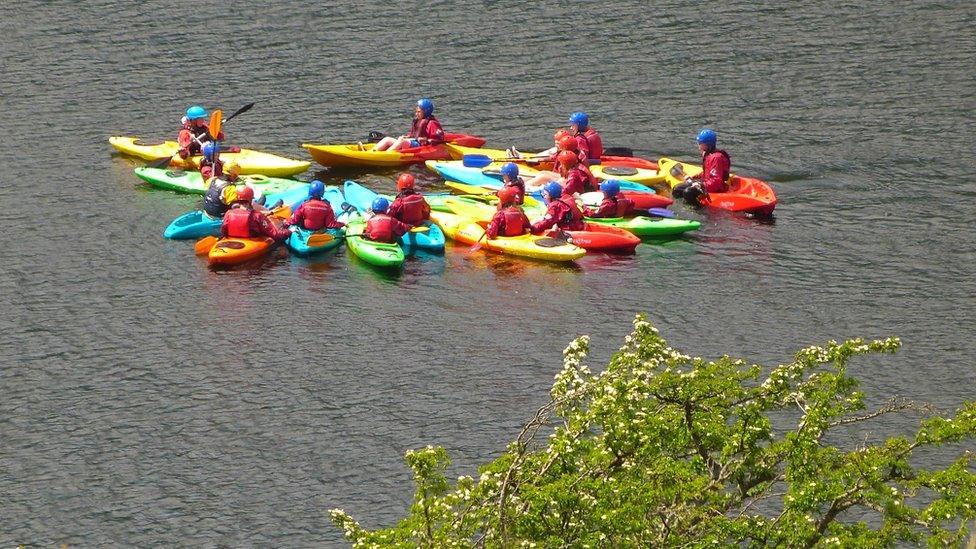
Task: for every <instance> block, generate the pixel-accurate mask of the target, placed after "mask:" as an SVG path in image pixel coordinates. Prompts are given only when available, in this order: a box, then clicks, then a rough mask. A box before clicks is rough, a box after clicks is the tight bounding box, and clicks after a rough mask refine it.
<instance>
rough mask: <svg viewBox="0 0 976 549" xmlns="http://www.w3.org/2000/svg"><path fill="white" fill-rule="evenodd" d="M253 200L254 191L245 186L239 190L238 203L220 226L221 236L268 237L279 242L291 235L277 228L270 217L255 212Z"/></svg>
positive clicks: (225, 215)
mask: <svg viewBox="0 0 976 549" xmlns="http://www.w3.org/2000/svg"><path fill="white" fill-rule="evenodd" d="M252 200H254V189H252V188H250V187H247V186H243V185H242V186H240V187H238V188H237V201H236V202H235V203H234V205H233V206H232V207H231V209H230V210H227V213H225V214H224V221H223V223H221V224H220V234H221V235H223V236H229V237H235V238H259V237H262V236H267V237H270V238H273V239H275V240H278V241H281V240H284V239H286V238H288V237H289V236H290V235H291V231H288V230H287V229H280V228H278V227H276V226H275V224H274V223H272V222H271V220H270V219H268V216H266V215H264V214H263V213H261V212H258V211H255V210H254V206H253V205H252V203H251V201H252Z"/></svg>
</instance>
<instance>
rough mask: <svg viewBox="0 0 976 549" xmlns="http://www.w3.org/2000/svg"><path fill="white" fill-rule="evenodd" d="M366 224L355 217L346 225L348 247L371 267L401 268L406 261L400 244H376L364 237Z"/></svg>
mask: <svg viewBox="0 0 976 549" xmlns="http://www.w3.org/2000/svg"><path fill="white" fill-rule="evenodd" d="M365 229H366V222H365V221H363V219H362V218H361V217H358V216H357V217H354V218H353V219H351V220H350V221H349V222H348V223H346V247H348V248H349V250H351V251H352V253H354V254H356V256H357V257H359V259H362V260H363V261H365V262H366V263H369V264H370V265H375V266H377V267H386V268H399V267H401V266H403V261H404V259H406V256H405V254H404V253H403V248H401V247H400V245H399V244H397V243H395V242H394V243H393V244H387V243H386V242H374V241H372V240H369V239H368V238H366V237H364V236H363V231H364V230H365Z"/></svg>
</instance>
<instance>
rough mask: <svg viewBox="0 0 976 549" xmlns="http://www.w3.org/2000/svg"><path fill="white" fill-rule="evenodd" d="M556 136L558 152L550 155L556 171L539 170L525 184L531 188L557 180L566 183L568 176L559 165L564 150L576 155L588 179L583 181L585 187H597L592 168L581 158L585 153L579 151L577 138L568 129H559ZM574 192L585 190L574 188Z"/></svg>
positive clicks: (566, 156) (567, 156)
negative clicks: (591, 171)
mask: <svg viewBox="0 0 976 549" xmlns="http://www.w3.org/2000/svg"><path fill="white" fill-rule="evenodd" d="M560 132H562V135H560ZM554 137H555V138H556V147H555V150H556V152H555V153H554V154H553V155H552V156H551V157H550V161H551V162H552V164H553V170H555V171H548V170H541V171H539V173H538V174H536V175H535V176H533V177H532V179H529V180H528V181H526V182H525V185H526V186H527V187H528V188H530V189H535V188H538V187H539V186H540V185H544V184H546V183H547V182H549V181H556V182H557V183H560V184H561V185H566V179H565V177H566V176H565V174H564V173H563V172H562V170H561V169H560V166H559V164H560V163H559V156H560V155H562V154H563V153H564V152H567V151H568V152H570V153H572V154H574V155H576V159H577V165H579V166H580V171H581V172H583V175H585V176H586V181H585V182H584V183H583V188H586V187H592V188H594V189H595V188H596V178H595V177H593V174H592V173H590V169H589V168H587V167H586V165H585V164H583V162H582V160H581V158H582V156H585V155H582V153H580V152H579V147H578V144H577V143H576V138H574V137H573V136H571V135H569V132H567V131H566V130H559V131H558V132H556V135H555V136H554ZM547 152H548V151H547ZM581 155H582V156H581ZM563 157H564V158H567V159H568V158H569V155H564V156H563ZM576 177H578V176H576ZM574 192H583V191H575V190H574Z"/></svg>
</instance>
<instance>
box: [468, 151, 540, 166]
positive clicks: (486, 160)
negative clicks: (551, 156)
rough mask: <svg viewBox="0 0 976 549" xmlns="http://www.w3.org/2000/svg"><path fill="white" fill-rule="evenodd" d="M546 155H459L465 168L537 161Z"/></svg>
mask: <svg viewBox="0 0 976 549" xmlns="http://www.w3.org/2000/svg"><path fill="white" fill-rule="evenodd" d="M545 158H546V157H542V156H528V157H525V158H492V157H490V156H488V155H486V154H466V155H464V156H462V157H461V164H462V165H463V166H464V167H465V168H484V167H485V166H488V165H490V164H491V163H492V162H525V163H527V164H533V163H539V162H541V161H542V160H543V159H545Z"/></svg>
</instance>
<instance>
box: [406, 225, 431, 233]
mask: <svg viewBox="0 0 976 549" xmlns="http://www.w3.org/2000/svg"><path fill="white" fill-rule="evenodd" d="M429 231H430V227H426V226H424V225H420V226H419V227H414V228H412V229H410V232H412V233H426V232H429Z"/></svg>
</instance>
